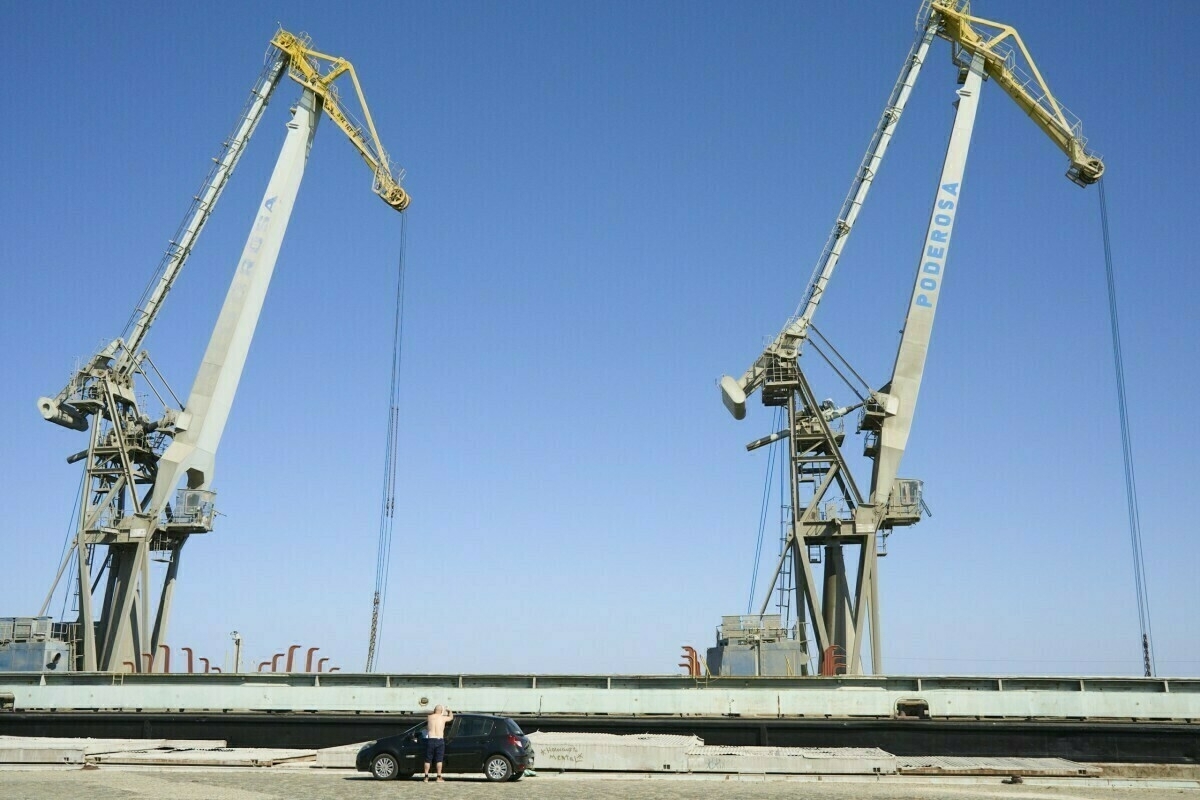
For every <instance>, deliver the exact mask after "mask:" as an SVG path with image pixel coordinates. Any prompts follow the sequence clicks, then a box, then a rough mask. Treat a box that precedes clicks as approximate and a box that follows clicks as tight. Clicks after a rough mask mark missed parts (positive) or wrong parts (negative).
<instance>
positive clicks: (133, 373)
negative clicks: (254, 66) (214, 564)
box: [38, 29, 409, 672]
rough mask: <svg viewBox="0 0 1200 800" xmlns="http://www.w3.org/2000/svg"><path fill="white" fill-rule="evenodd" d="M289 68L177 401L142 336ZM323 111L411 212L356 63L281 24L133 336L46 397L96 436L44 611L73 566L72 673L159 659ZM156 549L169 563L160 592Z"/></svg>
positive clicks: (207, 517) (382, 192)
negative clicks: (261, 181)
mask: <svg viewBox="0 0 1200 800" xmlns="http://www.w3.org/2000/svg"><path fill="white" fill-rule="evenodd" d="M285 74H286V75H287V76H288V77H290V78H291V79H292V80H294V81H295V82H296V83H298V84H299V85H300V87H301V95H300V99H299V100H298V101H297V102H296V104H295V106H294V107H293V108H292V114H291V119H290V120H289V122H288V124H287V134H286V136H285V139H284V143H283V146H282V149H281V150H280V153H279V157H278V160H277V161H276V164H275V169H274V171H273V172H272V174H271V178H270V180H269V182H268V184H267V189H266V192H265V193H264V195H263V200H262V202H261V204H260V205H259V207H258V211H257V212H256V214H255V218H254V220H253V222H252V223H251V228H250V233H249V236H248V237H247V239H246V245H245V248H244V249H243V251H242V254H241V257H240V258H239V259H238V262H237V265H236V268H235V270H234V276H233V279H232V282H231V283H230V286H229V291H228V293H227V295H226V298H225V303H224V305H223V306H222V308H221V312H220V315H219V317H218V319H217V322H216V325H215V327H214V329H213V332H212V335H211V338H210V339H209V343H208V347H207V349H206V350H205V353H204V357H203V360H202V362H201V365H200V369H199V371H198V372H197V374H196V377H195V380H194V382H193V384H192V389H191V392H190V394H189V395H188V398H187V401H186V402H185V403H182V404H180V403H179V401H178V400H177V399H176V398H175V395H174V393H173V392H170V390H169V387H167V388H166V389H165V391H160V389H159V388H158V387H157V386H156V385H155V383H156V382H157V383H163V384H165V381H162V379H161V375H160V374H159V373H158V369H157V367H156V366H155V364H154V362H153V361H152V360H151V359H150V357H149V355H148V353H147V352H146V350H145V349H143V345H144V341H145V338H146V335H147V334H148V333H149V331H150V328H151V326H152V325H153V323H154V321H155V320H156V319H157V317H158V314H159V312H160V311H161V310H162V307H163V303H164V301H165V300H166V297H167V295H168V293H169V292H170V290H171V288H172V286H173V285H174V283H175V280H176V279H177V278H178V276H179V273H180V271H181V270H182V269H183V266H184V264H185V263H186V262H187V259H188V256H189V255H190V254H191V252H192V249H193V247H194V246H195V244H196V241H197V240H198V238H199V236H200V234H201V232H202V231H203V229H204V225H205V223H206V222H207V221H208V219H209V216H210V215H211V214H212V211H213V209H214V208H215V206H216V204H217V201H218V200H219V199H220V197H221V193H222V191H223V190H224V188H225V186H226V184H227V182H228V180H229V177H230V175H231V174H232V173H233V170H234V168H235V167H236V166H237V163H238V161H239V159H240V158H241V156H242V154H243V152H244V151H245V148H246V145H247V144H248V142H249V141H250V137H251V135H252V134H253V133H254V131H255V128H256V127H257V126H258V123H259V121H260V119H261V118H262V115H263V112H264V111H265V109H266V107H267V104H268V102H269V101H270V99H271V96H272V94H273V92H274V90H275V88H276V86H277V85H278V84H279V82H280V79H281V78H282V77H283V76H284V75H285ZM343 75H348V76H349V78H350V82H351V84H352V85H353V87H354V91H355V94H356V96H357V99H358V102H359V106H360V108H361V110H362V114H363V117H364V118H365V121H364V122H361V123H360V122H358V121H356V120H355V119H353V118H352V116H351V115H350V112H349V111H347V109H346V108H345V107H344V106H343V104H342V102H341V100H340V99H339V96H338V93H337V87H336V86H335V85H334V81H335V80H336V79H338V78H339V77H341V76H343ZM322 114H323V115H324V116H326V117H328V118H329V119H330V120H331V121H332V122H333V123H334V124H335V125H336V126H337V127H338V128H340V129H341V130H342V131H343V133H345V134H346V136H347V137H348V138H349V140H350V142H351V144H352V145H353V146H354V148H355V149H356V150H357V151H358V153H359V155H360V156H361V157H362V158H363V160H364V161H365V162H366V164H367V166H368V167H369V168H370V169H371V171H372V174H373V180H372V190H373V191H374V192H375V194H377V195H379V197H380V198H382V199H383V201H384V202H385V203H387V204H388V205H389V206H390V207H391V208H393V209H395V210H396V211H403V210H404V209H405V208H407V206H408V204H409V197H408V194H407V193H406V192H405V190H404V189H403V188H402V187H401V185H400V180H401V178H402V176H403V175H402V171H401V170H398V169H397V168H395V167H394V166H393V165H392V162H391V160H390V159H389V157H388V154H387V152H386V151H385V150H384V149H383V145H382V144H381V143H380V140H379V135H378V133H377V132H376V130H375V123H374V120H373V119H372V117H371V113H370V110H369V109H368V108H367V104H366V98H365V97H364V95H363V92H362V87H361V86H360V85H359V82H358V76H357V74H356V73H355V71H354V67H353V65H351V64H350V62H349V61H346V60H345V59H342V58H337V57H334V56H329V55H325V54H324V53H321V52H318V51H317V50H314V49H313V48H312V46H311V40H310V39H309V38H308V37H307V36H305V35H303V34H301V35H294V34H292V33H289V32H287V31H285V30H282V29H281V30H279V31H277V32H276V34H275V36H274V37H273V38H272V39H271V45H270V48H269V50H268V53H267V58H266V66H265V67H264V69H263V71H262V73H261V74H260V75H259V77H258V79H257V81H256V82H255V84H254V87H253V89H252V90H251V92H250V97H249V99H248V100H247V102H246V104H245V106H244V107H243V109H242V112H241V114H240V115H239V117H238V120H237V123H236V125H235V126H234V130H233V132H232V133H231V134H230V136H229V138H228V139H227V140H226V141H225V143H224V146H223V147H222V149H221V152H220V153H219V155H218V157H217V158H215V159H214V160H213V166H212V168H211V169H210V171H209V173H208V175H207V177H206V178H205V180H204V184H203V185H202V186H201V189H200V191H199V192H198V193H197V194H196V196H195V197H194V198H193V202H192V204H191V207H190V208H189V209H188V212H187V214H186V215H185V216H184V219H183V222H182V223H181V224H180V227H179V230H178V231H177V232H176V234H175V236H174V237H173V238H172V240H171V243H170V245H169V247H168V248H167V251H166V253H165V254H164V256H163V258H162V260H161V262H160V263H159V267H158V270H157V272H156V276H155V279H154V280H152V281H151V282H150V284H149V286H147V289H146V292H145V293H144V294H143V296H142V299H141V300H140V301H139V303H138V307H137V309H136V310H135V311H134V313H133V314H132V316H131V317H130V320H129V323H128V324H127V326H126V330H125V332H124V334H123V335H122V336H121V337H119V338H117V339H114V340H113V341H112V342H111V343H110V344H109V345H107V346H106V347H104V348H103V349H102V350H100V352H98V353H97V354H96V355H95V356H94V357H92V358H91V359H90V360H89V361H88V362H87V363H86V364H85V365H84V366H83V367H82V368H81V369H79V370H77V371H76V372H75V373H74V374H73V375H72V376H71V378H70V380H69V381H68V382H67V385H66V386H65V387H64V388H63V389H62V391H60V392H59V393H58V394H57V395H56V396H53V397H43V398H41V399H39V400H38V408H39V410H40V411H41V413H42V416H43V417H45V418H46V419H47V420H48V421H50V422H53V423H55V424H58V425H62V426H64V427H67V428H71V429H74V430H78V431H82V432H86V433H87V434H88V444H87V448H86V449H84V450H82V451H80V452H78V453H76V454H75V455H73V456H71V457H70V458H69V459H68V462H70V463H75V462H79V461H82V462H83V464H84V486H83V498H82V502H81V504H80V513H79V516H78V522H77V526H76V531H75V535H74V537H73V540H72V542H71V546H70V547H69V548H68V551H67V553H66V554H65V555H64V557H63V559H62V562H61V564H60V566H59V568H58V573H57V575H56V576H55V578H54V582H53V585H52V586H51V588H50V591H49V592H48V593H47V595H46V599H45V601H44V603H43V605H42V609H41V612H40V613H41V614H45V613H46V609H47V608H48V606H49V604H50V600H51V598H52V597H53V595H54V592H55V590H56V587H57V586H58V584H59V582H60V581H61V579H62V577H63V574H64V573H65V572H66V571H67V569H68V567H69V566H70V565H71V564H72V563H74V565H75V570H76V573H75V576H74V577H75V579H76V580H77V594H78V600H79V607H78V623H77V625H76V626H74V627H75V629H76V630H75V659H74V661H75V663H74V664H73V665H72V667H73V668H75V669H82V670H88V671H92V670H103V671H118V672H119V671H136V672H145V671H151V670H153V669H155V668H156V666H157V665H158V664H160V663H161V658H162V654H161V652H160V650H161V646H162V645H163V644H164V643H165V641H166V637H167V623H168V621H169V617H170V609H171V600H172V597H173V594H174V591H175V587H176V583H177V581H178V576H179V565H180V560H181V557H182V551H183V548H184V545H185V544H186V543H187V541H188V539H189V537H191V536H192V535H194V534H202V533H208V532H210V531H211V530H212V528H213V519H214V515H215V493H214V491H213V489H212V477H213V469H214V466H215V455H216V451H217V446H218V444H219V443H220V440H221V435H222V433H223V431H224V428H225V423H226V421H227V420H228V417H229V412H230V409H231V408H232V405H233V399H234V395H235V393H236V391H237V386H238V382H239V380H240V378H241V374H242V370H243V367H244V366H245V362H246V356H247V353H248V351H249V348H250V342H251V339H252V338H253V336H254V330H255V327H256V325H257V323H258V317H259V313H260V311H261V309H262V305H263V301H264V299H265V297H266V292H267V287H268V285H269V283H270V280H271V275H272V273H273V271H274V268H275V262H276V259H277V257H278V255H279V249H280V246H281V245H282V243H283V238H284V233H285V232H286V230H287V226H288V221H289V218H290V216H291V212H292V208H293V206H294V203H295V199H296V195H297V193H298V191H299V188H300V182H301V179H302V178H303V175H304V168H305V164H306V163H307V160H308V154H309V150H310V148H311V147H312V142H313V137H314V135H315V134H316V128H317V122H318V120H319V119H320V117H321V116H322ZM152 379H156V380H152ZM143 385H144V386H146V387H148V388H149V389H150V390H151V391H152V392H153V394H154V395H155V396H156V397H157V398H158V399H159V400H160V401H162V407H163V408H162V412H161V414H159V415H157V416H152V415H150V414H148V413H145V412H144V411H143V409H142V408H141V405H140V403H139V396H138V395H139V388H140V387H141V386H143ZM172 401H173V402H174V405H172ZM152 556H153V557H154V558H155V559H156V560H159V561H164V562H166V565H167V566H166V572H165V576H164V578H163V580H162V584H161V586H160V587H159V588H158V597H157V601H155V599H154V597H153V594H154V590H153V587H152V585H151V583H152V581H151V572H150V561H151V557H152Z"/></svg>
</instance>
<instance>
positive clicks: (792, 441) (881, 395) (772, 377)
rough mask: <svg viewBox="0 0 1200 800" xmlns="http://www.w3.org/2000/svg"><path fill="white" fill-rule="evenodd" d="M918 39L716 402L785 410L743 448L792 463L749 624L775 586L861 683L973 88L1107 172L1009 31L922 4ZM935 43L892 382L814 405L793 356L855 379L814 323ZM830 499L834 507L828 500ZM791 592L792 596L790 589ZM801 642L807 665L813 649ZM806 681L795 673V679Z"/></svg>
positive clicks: (1083, 176) (825, 660)
mask: <svg viewBox="0 0 1200 800" xmlns="http://www.w3.org/2000/svg"><path fill="white" fill-rule="evenodd" d="M917 31H918V33H917V37H916V40H915V42H914V44H913V45H912V48H911V49H910V51H909V53H908V55H907V57H906V58H905V60H904V65H903V67H902V69H901V72H900V76H899V78H898V79H897V81H896V83H895V85H894V87H893V89H892V92H891V95H890V96H889V98H888V101H887V105H886V106H885V108H884V111H883V115H882V117H881V118H880V120H879V124H878V125H877V126H876V128H875V130H874V133H873V135H872V138H871V142H870V145H869V147H868V149H867V153H866V155H865V156H864V158H863V160H862V162H861V164H860V166H859V169H858V171H857V172H856V174H855V176H854V180H853V182H852V184H851V187H850V191H849V193H848V194H847V196H846V199H845V201H844V202H843V204H842V207H841V210H840V211H839V213H838V217H837V221H836V223H835V224H834V227H833V230H832V231H831V232H830V234H829V237H828V238H827V240H826V243H825V247H824V249H823V250H822V252H821V256H820V258H819V259H818V262H817V265H816V267H815V269H814V270H813V274H812V277H811V279H810V281H809V285H808V290H807V292H806V295H805V297H804V300H803V302H802V303H801V304H800V306H799V307H798V308H797V312H796V314H795V316H793V317H792V318H791V319H790V320H788V322H787V324H786V325H785V326H784V328H783V330H782V331H781V332H780V333H779V335H778V336H776V337H775V338H774V340H773V341H772V342H771V343H770V344H769V345H767V347H766V348H765V349H764V350H763V352H762V354H761V355H760V356H759V357H758V358H757V359H755V361H754V362H753V363H752V364H751V365H750V367H749V368H748V369H747V370H746V371H745V373H744V374H743V375H742V376H741V377H740V378H734V377H732V376H728V375H726V376H724V377H723V378H722V379H721V381H720V389H721V395H722V401H723V402H724V404H725V406H726V408H727V409H728V410H729V411H730V413H731V414H732V415H733V416H734V417H735V418H736V419H743V418H745V416H746V401H747V398H748V397H749V396H750V395H751V394H753V393H754V392H756V391H757V392H760V393H761V396H762V402H763V404H764V405H767V406H775V407H780V408H782V409H783V411H784V414H785V418H786V427H784V428H783V429H782V430H780V431H778V432H777V433H774V434H771V435H769V436H766V437H764V438H762V439H759V440H757V441H755V442H751V443H750V444H749V445H747V449H748V450H753V449H756V448H758V447H762V446H765V445H767V444H771V443H773V442H777V441H780V440H785V439H786V441H787V455H788V457H787V458H786V459H784V463H786V464H788V465H789V466H788V467H787V469H788V473H789V490H790V497H789V498H786V499H785V505H786V507H787V508H788V509H789V513H788V517H789V518H787V519H785V521H784V525H785V535H784V542H783V546H782V547H781V552H780V555H779V559H778V561H777V563H776V566H775V570H774V574H773V575H772V577H771V584H770V588H769V589H768V591H767V593H766V595H765V596H764V599H763V602H762V606H761V608H760V609H759V612H758V616H759V617H760V618H762V617H763V615H764V614H765V613H766V610H767V606H768V604H769V602H770V598H771V597H772V595H773V593H774V592H775V590H776V588H777V587H780V586H782V587H783V588H784V589H785V591H794V602H795V609H796V615H797V623H798V628H799V629H800V631H801V632H800V633H798V634H797V638H799V639H800V640H801V642H802V643H803V647H802V650H803V653H804V662H803V663H804V664H808V663H810V662H811V661H812V660H816V661H818V663H819V664H820V665H821V666H820V668H819V670H820V672H821V673H822V674H835V673H841V672H849V673H851V674H861V673H863V672H864V667H863V663H864V638H865V636H866V633H867V631H868V629H869V631H870V637H871V640H870V651H869V662H868V663H869V668H868V670H867V671H870V672H874V673H880V672H881V671H882V669H883V664H882V648H881V640H880V614H879V593H878V583H877V579H876V576H877V570H878V559H879V556H880V554H881V552H886V551H885V550H884V549H883V545H884V543H885V542H886V537H887V536H888V535H890V533H891V532H892V531H893V530H894V529H895V528H898V527H903V526H908V525H913V524H915V523H916V522H918V521H919V520H920V519H921V516H922V511H923V509H924V500H923V498H922V488H923V487H922V482H921V481H919V480H915V479H911V478H900V477H898V475H899V467H900V462H901V459H902V457H903V455H904V451H905V448H906V447H907V444H908V437H909V432H910V430H911V426H912V421H913V415H914V412H915V410H916V403H917V397H918V394H919V392H920V388H921V379H922V376H923V374H924V369H925V359H926V355H927V352H928V348H929V342H930V336H931V333H932V330H933V321H934V315H935V313H936V311H937V306H938V299H939V295H940V290H941V285H942V281H943V280H944V278H945V271H946V265H947V258H948V255H949V249H950V239H951V234H952V232H953V228H954V221H955V217H956V213H957V209H958V206H959V203H960V199H961V192H962V186H963V172H964V170H965V167H966V160H967V152H968V149H969V147H970V141H971V133H972V130H973V127H974V123H975V115H976V110H977V108H978V104H979V96H980V89H981V88H982V84H983V81H984V80H985V79H986V78H990V79H992V80H993V81H994V82H995V83H996V84H998V85H999V86H1000V87H1001V88H1002V89H1003V90H1004V91H1005V93H1006V94H1008V96H1009V97H1011V98H1012V99H1013V100H1014V101H1015V102H1016V103H1017V105H1018V106H1020V107H1021V109H1022V110H1024V111H1025V113H1026V114H1028V116H1029V117H1030V118H1031V119H1032V120H1033V121H1034V123H1035V124H1036V125H1037V126H1038V127H1039V128H1040V129H1041V130H1042V131H1043V132H1044V133H1046V135H1047V136H1049V137H1050V139H1051V141H1052V142H1054V144H1055V145H1057V146H1058V147H1059V148H1060V149H1061V150H1062V151H1063V152H1064V153H1065V154H1066V155H1067V158H1068V160H1069V163H1068V167H1067V177H1068V178H1069V179H1070V180H1071V181H1073V182H1074V183H1076V184H1078V185H1079V186H1088V185H1091V184H1094V183H1096V182H1097V181H1099V180H1100V178H1101V176H1102V175H1103V173H1104V162H1103V161H1102V160H1101V159H1100V157H1099V156H1097V155H1096V154H1094V153H1092V152H1091V151H1090V150H1089V149H1088V147H1087V140H1086V139H1085V138H1084V136H1083V128H1082V124H1081V123H1080V121H1079V119H1078V118H1077V117H1075V116H1074V115H1073V114H1071V112H1070V111H1068V110H1067V109H1066V107H1065V106H1063V105H1062V103H1060V102H1059V101H1058V99H1057V98H1056V97H1055V96H1054V94H1053V93H1052V92H1051V91H1050V88H1049V86H1048V85H1047V84H1046V81H1045V80H1044V79H1043V77H1042V74H1041V72H1040V71H1039V70H1038V68H1037V65H1036V64H1035V63H1034V60H1033V58H1032V56H1031V55H1030V53H1029V51H1028V50H1027V49H1026V47H1025V44H1024V42H1023V41H1022V39H1021V37H1020V35H1019V34H1018V33H1017V31H1016V30H1015V29H1014V28H1013V27H1011V26H1009V25H1006V24H1003V23H999V22H994V21H991V20H987V19H983V18H981V17H977V16H973V15H972V14H971V13H970V3H969V0H925V1H924V2H923V3H922V5H921V8H920V10H919V12H918V16H917ZM935 38H942V39H945V40H947V41H949V43H950V46H951V56H952V59H953V62H954V64H955V65H956V66H957V67H958V70H959V82H960V84H961V87H960V88H959V89H958V90H957V101H956V107H957V110H956V112H955V118H954V123H953V128H952V131H951V135H950V141H949V144H948V146H947V149H946V155H945V160H944V162H943V167H942V172H941V175H940V177H939V180H938V184H937V187H938V188H937V192H936V195H935V198H934V202H933V209H932V211H931V213H930V218H929V224H928V226H927V229H926V231H925V236H924V238H923V239H922V242H921V249H920V255H919V258H918V261H917V271H916V278H915V282H914V286H913V291H912V295H911V298H910V300H909V305H908V311H907V314H906V317H905V322H904V328H903V332H902V335H901V341H900V345H899V349H898V351H897V354H896V360H895V364H894V367H893V371H892V376H891V378H890V379H889V380H888V381H887V382H886V383H885V384H883V385H882V386H881V387H879V388H878V389H871V388H870V387H869V386H868V385H866V383H865V381H862V383H863V388H864V391H862V392H857V390H855V391H856V392H857V393H858V395H859V401H858V402H857V403H854V404H852V405H849V406H843V407H839V406H837V405H836V404H834V403H833V402H832V401H829V400H826V401H820V402H819V401H818V399H817V397H818V396H817V394H816V393H815V392H814V390H813V388H812V385H811V384H810V382H809V380H808V378H807V376H806V375H805V372H804V370H803V369H802V368H801V362H800V355H801V351H802V349H803V348H804V346H805V344H811V346H812V348H813V349H814V350H816V351H817V352H818V354H819V355H821V356H822V358H825V359H826V360H827V361H828V362H829V363H830V364H831V365H832V366H833V367H834V369H835V371H837V372H838V374H842V369H843V368H847V369H848V370H849V371H850V372H851V373H852V374H853V375H854V376H855V377H857V373H855V372H853V368H852V367H850V366H849V364H848V363H847V362H845V360H844V359H843V358H842V357H841V355H840V353H838V351H837V350H836V349H835V348H834V347H833V346H832V345H831V344H830V343H829V342H828V341H827V340H825V339H824V337H822V336H821V334H820V332H819V331H818V330H817V329H816V328H815V327H814V326H813V322H812V321H813V317H814V314H815V313H816V310H817V307H818V305H819V304H820V302H821V299H822V297H823V296H824V294H825V291H826V288H827V286H828V284H829V280H830V278H831V277H832V275H833V272H834V270H835V268H836V267H837V264H838V261H839V259H840V257H841V254H842V251H843V248H844V247H845V245H846V243H847V241H848V240H849V237H850V234H851V232H852V231H853V230H854V226H855V222H856V220H857V218H858V214H859V212H860V211H861V209H862V206H863V203H864V202H865V201H866V198H867V194H868V192H869V191H870V189H871V186H872V185H873V183H874V179H875V176H876V174H877V173H878V170H879V167H880V164H881V162H882V160H883V157H884V155H885V154H886V152H887V149H888V145H889V144H890V143H891V140H892V137H893V134H894V133H895V129H896V126H897V125H898V124H899V121H900V117H901V115H902V114H903V112H904V108H905V105H906V103H907V101H908V98H909V95H910V94H911V92H912V89H913V86H914V85H915V83H916V80H917V77H918V75H919V74H920V72H921V68H922V65H923V64H924V63H925V60H926V57H927V55H928V51H929V48H930V45H931V44H932V42H933V40H934V39H935ZM810 334H813V335H815V339H814V338H813V337H812V336H810ZM816 340H820V341H819V342H818V341H816ZM826 351H829V352H826ZM843 377H844V376H843ZM860 381H861V379H860ZM848 383H849V381H848ZM852 388H853V386H852ZM854 411H857V412H858V416H859V419H858V432H860V433H863V434H865V435H864V440H863V441H864V446H863V455H864V456H865V457H867V458H869V459H870V461H871V465H872V468H871V481H870V485H869V486H868V487H866V489H865V491H864V489H863V488H862V487H860V486H859V484H858V483H857V482H856V481H855V478H854V476H853V474H852V473H851V471H850V468H849V466H848V455H847V453H846V452H845V450H844V444H845V431H844V429H843V423H842V418H843V417H845V416H846V415H848V414H850V413H851V412H854ZM835 489H836V490H837V492H838V493H839V495H840V496H835V495H834V491H835ZM847 549H857V559H856V560H857V573H856V575H855V576H853V577H852V576H850V575H849V574H848V573H847V563H848V562H847V558H846V554H845V550H847ZM821 562H823V564H824V573H823V575H822V579H821V585H820V586H818V584H817V579H816V575H815V574H814V571H813V568H812V564H813V563H821ZM781 576H782V578H783V579H784V581H783V583H781ZM788 583H790V584H791V586H792V587H794V589H793V590H788V588H787V584H788ZM791 599H792V598H790V597H789V598H788V602H790V601H791ZM810 643H811V644H812V645H813V646H815V648H816V653H813V652H811V651H810V650H809V644H810ZM808 669H809V668H808V667H807V666H804V667H803V671H804V672H807V671H808Z"/></svg>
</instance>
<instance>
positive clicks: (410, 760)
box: [396, 725, 428, 773]
mask: <svg viewBox="0 0 1200 800" xmlns="http://www.w3.org/2000/svg"><path fill="white" fill-rule="evenodd" d="M427 736H428V731H427V730H426V728H425V726H424V725H419V726H417V727H416V728H413V729H412V730H410V731H406V732H405V734H404V739H403V741H401V742H400V745H399V747H397V748H396V750H397V753H396V754H397V755H398V756H399V759H398V760H399V762H400V772H401V773H405V772H414V773H415V772H420V771H421V769H422V767H423V766H424V764H425V741H426V737H427Z"/></svg>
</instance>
